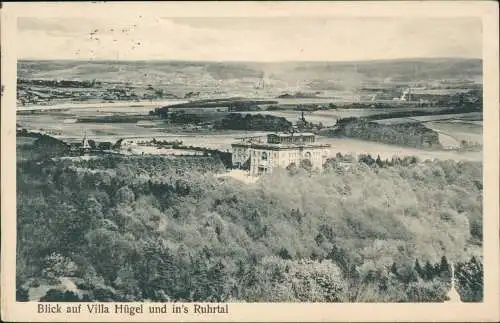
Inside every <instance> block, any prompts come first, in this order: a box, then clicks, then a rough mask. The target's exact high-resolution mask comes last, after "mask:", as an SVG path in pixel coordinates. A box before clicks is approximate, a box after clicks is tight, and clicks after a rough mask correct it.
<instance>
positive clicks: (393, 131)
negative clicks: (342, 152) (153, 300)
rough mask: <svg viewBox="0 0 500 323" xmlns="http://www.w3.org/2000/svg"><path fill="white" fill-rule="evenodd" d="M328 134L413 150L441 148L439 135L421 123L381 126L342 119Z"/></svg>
mask: <svg viewBox="0 0 500 323" xmlns="http://www.w3.org/2000/svg"><path fill="white" fill-rule="evenodd" d="M326 134H327V135H329V136H332V137H348V138H358V139H363V140H369V141H376V142H381V143H384V144H391V145H399V146H405V147H413V148H424V147H432V148H440V147H441V145H440V143H439V134H438V133H437V132H436V131H434V130H432V129H429V128H427V127H426V126H424V125H423V124H421V123H402V124H379V123H375V122H370V121H369V120H367V119H365V118H355V117H351V118H343V119H340V120H339V121H338V122H337V124H336V126H335V127H334V128H333V129H328V130H327V131H326Z"/></svg>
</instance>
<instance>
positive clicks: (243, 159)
mask: <svg viewBox="0 0 500 323" xmlns="http://www.w3.org/2000/svg"><path fill="white" fill-rule="evenodd" d="M315 141H316V137H315V135H314V134H313V133H273V134H269V135H267V140H264V139H263V138H259V137H253V138H247V139H246V140H242V141H241V142H239V143H234V144H232V145H231V146H232V163H233V167H235V168H249V171H250V175H251V176H258V175H261V174H265V173H270V172H272V170H273V169H275V168H278V167H281V168H286V167H288V166H289V165H291V164H295V165H296V166H299V165H300V164H301V162H303V161H304V160H307V161H309V162H310V164H311V166H312V168H321V167H323V164H324V162H325V160H326V158H327V157H328V153H329V148H330V145H327V144H318V143H316V142H315Z"/></svg>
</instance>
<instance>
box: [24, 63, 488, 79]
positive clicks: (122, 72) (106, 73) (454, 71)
mask: <svg viewBox="0 0 500 323" xmlns="http://www.w3.org/2000/svg"><path fill="white" fill-rule="evenodd" d="M481 75H482V61H481V60H479V59H459V58H440V59H412V60H409V59H401V60H382V61H360V62H283V63H258V62H182V61H19V62H18V77H19V78H40V79H54V78H64V79H70V80H73V79H74V80H92V79H97V80H99V81H108V82H126V81H130V80H134V81H138V82H139V81H140V82H150V83H164V82H166V81H167V80H169V81H171V82H173V83H176V82H180V81H183V82H188V83H189V82H191V81H192V82H199V83H201V84H203V83H211V82H217V81H219V80H226V81H228V80H240V81H242V80H248V81H258V80H261V79H262V78H265V79H269V80H270V82H273V81H274V82H288V83H291V84H292V83H294V82H296V81H298V80H302V81H304V80H307V81H328V80H343V81H346V80H350V81H351V82H352V83H356V82H361V81H370V80H372V81H373V80H394V81H404V82H410V81H421V80H433V79H434V80H438V79H448V78H451V79H481ZM252 85H253V84H252Z"/></svg>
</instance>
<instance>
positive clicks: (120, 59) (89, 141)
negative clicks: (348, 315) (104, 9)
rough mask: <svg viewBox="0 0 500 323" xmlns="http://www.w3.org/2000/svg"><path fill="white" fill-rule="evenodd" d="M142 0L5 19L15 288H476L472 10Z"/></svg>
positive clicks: (157, 296) (480, 249) (37, 297)
mask: <svg viewBox="0 0 500 323" xmlns="http://www.w3.org/2000/svg"><path fill="white" fill-rule="evenodd" d="M323 4H324V5H325V6H326V5H328V3H323ZM66 5H68V4H66ZM88 5H91V4H90V3H88ZM94 5H95V6H99V4H94ZM163 5H164V6H167V7H168V4H167V3H164V4H163ZM218 5H219V6H223V4H222V3H219V4H218ZM275 5H279V4H275ZM97 8H98V7H97ZM97 8H96V9H97ZM138 8H139V9H138V10H135V11H134V12H133V13H131V12H127V14H126V15H123V16H120V15H111V14H110V15H109V16H106V15H102V14H101V15H97V14H96V15H95V16H91V15H85V16H84V15H82V16H81V17H78V16H63V15H60V16H45V15H44V16H41V15H40V16H36V15H33V14H31V15H26V16H23V15H22V14H20V15H19V16H18V17H17V19H16V22H15V25H16V29H17V34H16V46H15V47H16V57H17V60H16V66H17V71H16V85H15V91H16V94H15V96H16V103H15V111H16V116H15V123H16V130H15V134H16V135H15V148H12V151H11V152H12V153H13V155H15V167H16V169H15V197H16V198H15V200H16V201H15V203H16V204H15V213H16V214H15V218H16V224H15V226H16V227H15V231H16V235H15V238H13V239H12V241H14V240H15V252H16V261H15V277H11V278H10V279H12V280H15V290H16V296H15V297H16V302H18V303H19V302H20V303H23V302H37V303H38V304H42V305H39V311H40V308H42V311H44V310H46V311H48V312H50V311H51V310H50V309H49V307H46V308H45V307H44V306H45V305H43V304H50V303H49V302H82V303H93V302H98V303H99V304H102V303H106V302H108V303H120V304H122V303H123V304H125V305H120V306H121V307H120V311H118V312H116V311H115V310H116V309H115V307H109V308H111V310H112V311H113V312H114V313H119V314H129V315H131V316H133V315H134V313H133V312H134V311H137V313H141V311H145V312H149V313H155V312H154V311H158V313H159V312H160V311H162V310H161V308H162V304H166V303H179V304H180V303H182V304H186V303H192V304H200V305H196V306H194V307H192V308H191V311H193V310H194V313H200V314H206V313H214V314H224V313H228V311H229V307H230V306H231V303H329V304H339V303H455V304H457V303H483V302H484V298H485V296H484V289H485V279H484V277H485V275H484V270H483V268H484V267H485V265H484V264H485V261H484V258H485V251H484V244H485V242H484V241H485V240H484V231H485V230H486V227H485V225H484V223H485V222H484V220H485V214H484V204H483V203H484V202H483V198H484V194H483V193H484V191H485V190H486V189H487V188H486V187H485V184H484V183H483V175H484V173H485V170H484V167H483V166H484V148H483V147H484V145H485V143H484V142H485V141H486V140H487V139H486V137H483V112H484V113H486V109H497V110H498V104H497V105H496V106H489V107H487V106H486V104H485V103H484V100H483V83H484V75H483V67H484V59H483V55H484V53H483V50H484V48H485V47H484V46H483V45H484V44H483V42H484V41H485V39H486V38H485V37H484V34H483V31H484V30H483V24H482V19H481V17H478V16H472V15H471V16H450V15H445V16H443V17H439V16H436V15H434V16H432V15H429V16H427V17H426V16H422V15H420V16H418V15H416V16H411V15H401V16H396V15H394V16H376V15H373V13H372V14H371V15H369V16H368V15H367V16H362V15H358V16H347V15H344V16H332V15H325V16H316V15H315V16H310V15H304V16H297V15H288V16H287V15H281V16H267V15H262V16H255V15H254V16H251V15H249V16H246V17H241V16H229V15H220V16H218V15H217V13H214V14H213V15H210V16H208V15H204V16H199V15H192V16H186V15H184V16H178V15H177V16H176V15H173V16H169V13H168V10H163V11H159V12H158V14H157V15H152V14H151V11H148V13H142V12H141V10H140V6H139V7H138ZM96 11H98V9H97V10H96ZM2 45H3V44H2ZM497 54H498V53H497ZM2 89H3V86H2ZM5 108H8V109H13V108H14V107H10V106H8V107H7V106H6V107H5ZM484 116H485V115H484ZM485 119H486V116H485ZM490 148H491V146H490ZM14 152H15V153H14ZM3 153H4V152H2V154H3ZM12 157H14V156H12ZM496 167H498V165H497V166H496ZM4 171H5V169H3V168H2V173H4ZM12 171H13V172H14V170H12ZM486 176H487V175H486ZM2 191H3V188H2ZM2 200H3V198H2ZM2 213H3V212H2ZM491 215H492V216H498V213H497V214H496V215H495V214H491ZM490 229H493V228H490ZM496 232H497V234H498V230H496ZM497 238H498V237H497ZM127 303H144V304H146V303H147V304H152V305H151V306H149V307H142V305H141V306H140V307H133V306H127V305H126V304H127ZM228 304H229V305H228ZM40 306H41V307H40ZM47 306H49V305H47ZM100 306H101V305H95V306H94V308H93V307H90V309H89V311H90V312H91V313H92V309H93V310H94V311H100V310H102V311H104V313H106V310H104V309H105V308H107V307H105V305H103V306H102V307H100ZM183 306H184V305H183ZM168 310H169V311H171V306H169V307H168ZM179 311H181V307H180V306H179ZM174 312H175V310H174ZM137 315H138V314H137Z"/></svg>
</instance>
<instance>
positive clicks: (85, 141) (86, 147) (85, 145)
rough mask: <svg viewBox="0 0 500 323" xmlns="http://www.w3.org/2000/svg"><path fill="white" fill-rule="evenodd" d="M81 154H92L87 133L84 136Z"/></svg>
mask: <svg viewBox="0 0 500 323" xmlns="http://www.w3.org/2000/svg"><path fill="white" fill-rule="evenodd" d="M81 153H82V155H87V154H88V153H90V144H89V141H88V139H87V131H85V132H84V134H83V140H82V148H81Z"/></svg>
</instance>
